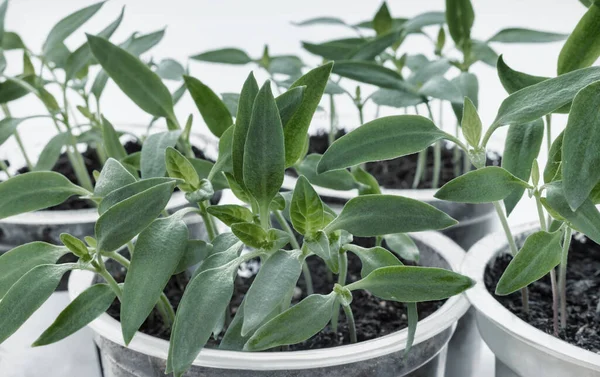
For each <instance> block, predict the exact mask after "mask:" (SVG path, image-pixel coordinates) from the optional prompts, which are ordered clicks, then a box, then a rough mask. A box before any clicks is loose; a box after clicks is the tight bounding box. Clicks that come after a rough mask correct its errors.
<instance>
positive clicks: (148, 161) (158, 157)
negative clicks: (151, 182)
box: [140, 131, 181, 178]
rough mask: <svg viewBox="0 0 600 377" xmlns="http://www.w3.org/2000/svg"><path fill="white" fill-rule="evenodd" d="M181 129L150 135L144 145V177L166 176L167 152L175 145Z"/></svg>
mask: <svg viewBox="0 0 600 377" xmlns="http://www.w3.org/2000/svg"><path fill="white" fill-rule="evenodd" d="M179 135H181V131H166V132H161V133H157V134H152V135H150V136H148V138H147V139H146V141H145V142H144V144H143V145H142V156H141V160H140V164H141V170H142V178H153V177H164V176H165V173H166V172H167V164H166V162H165V153H166V150H167V148H168V147H174V146H175V144H176V143H177V140H178V139H179Z"/></svg>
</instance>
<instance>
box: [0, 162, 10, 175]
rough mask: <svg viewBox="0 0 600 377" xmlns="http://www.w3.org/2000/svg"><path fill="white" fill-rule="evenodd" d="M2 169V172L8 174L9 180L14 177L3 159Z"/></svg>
mask: <svg viewBox="0 0 600 377" xmlns="http://www.w3.org/2000/svg"><path fill="white" fill-rule="evenodd" d="M0 169H2V171H3V172H4V174H6V176H7V177H8V178H10V177H12V175H11V174H10V172H9V171H8V166H6V163H4V160H3V159H1V158H0Z"/></svg>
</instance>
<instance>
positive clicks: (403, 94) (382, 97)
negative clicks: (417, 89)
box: [371, 89, 426, 108]
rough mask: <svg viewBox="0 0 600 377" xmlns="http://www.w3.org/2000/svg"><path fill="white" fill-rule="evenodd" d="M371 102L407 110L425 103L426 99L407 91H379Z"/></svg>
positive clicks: (372, 97)
mask: <svg viewBox="0 0 600 377" xmlns="http://www.w3.org/2000/svg"><path fill="white" fill-rule="evenodd" d="M371 100H372V101H373V102H374V103H375V104H376V105H379V106H390V107H396V108H405V107H409V106H416V105H419V104H421V103H423V102H425V100H426V98H424V97H423V96H421V95H420V94H417V93H412V92H409V91H406V90H393V89H379V90H377V91H375V92H374V93H373V94H372V95H371Z"/></svg>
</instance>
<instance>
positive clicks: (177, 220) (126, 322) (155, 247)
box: [121, 215, 188, 344]
mask: <svg viewBox="0 0 600 377" xmlns="http://www.w3.org/2000/svg"><path fill="white" fill-rule="evenodd" d="M187 241H188V229H187V226H186V225H185V223H184V222H183V220H182V219H181V216H179V215H172V216H169V217H167V218H161V219H156V220H154V221H153V222H152V224H150V225H149V226H148V227H147V228H146V229H144V231H143V232H142V233H140V235H139V237H138V239H137V241H136V243H135V249H134V252H133V256H132V258H131V265H130V266H129V269H128V271H127V276H126V277H125V284H124V285H123V298H122V300H121V303H122V304H121V328H122V331H123V339H124V340H125V343H126V344H128V343H129V342H130V341H131V339H133V336H134V335H135V333H136V331H137V330H138V329H139V328H140V326H141V325H142V323H143V322H144V321H145V320H146V318H147V317H148V315H149V314H150V312H151V311H152V309H153V308H154V306H155V305H156V303H157V302H158V300H159V298H160V295H161V293H162V291H163V289H164V288H165V286H166V285H167V282H168V281H169V278H171V276H172V275H173V274H174V273H175V270H176V269H177V267H178V265H179V261H180V260H181V258H182V257H183V255H184V253H185V251H186V248H187Z"/></svg>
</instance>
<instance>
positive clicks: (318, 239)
mask: <svg viewBox="0 0 600 377" xmlns="http://www.w3.org/2000/svg"><path fill="white" fill-rule="evenodd" d="M304 245H306V247H307V248H308V250H309V251H310V252H311V253H315V254H316V255H318V256H319V257H321V259H323V260H324V261H325V263H327V266H328V267H330V269H331V270H332V271H333V270H334V269H335V268H331V267H333V266H331V263H332V261H331V260H332V259H336V260H337V259H338V256H337V250H335V254H334V255H331V254H332V253H331V249H330V248H329V238H328V237H327V234H325V232H323V231H322V230H319V231H318V232H317V233H316V234H315V235H314V236H312V237H305V238H304Z"/></svg>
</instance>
